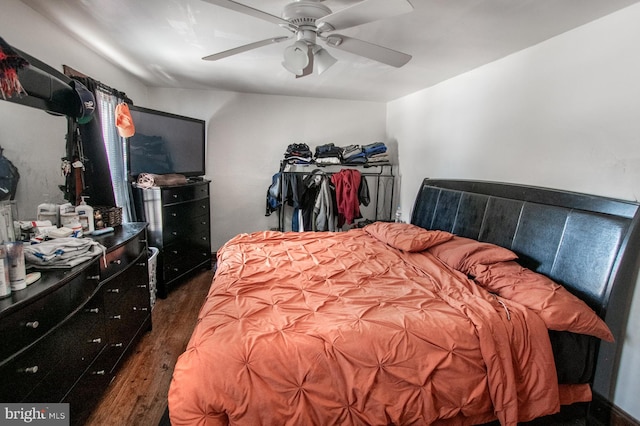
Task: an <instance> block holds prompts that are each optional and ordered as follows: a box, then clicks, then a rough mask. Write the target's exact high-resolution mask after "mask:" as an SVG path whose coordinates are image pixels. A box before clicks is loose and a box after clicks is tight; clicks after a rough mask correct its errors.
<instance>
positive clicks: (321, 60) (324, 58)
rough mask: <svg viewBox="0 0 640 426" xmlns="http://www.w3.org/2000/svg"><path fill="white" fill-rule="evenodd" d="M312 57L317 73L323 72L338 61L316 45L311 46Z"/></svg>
mask: <svg viewBox="0 0 640 426" xmlns="http://www.w3.org/2000/svg"><path fill="white" fill-rule="evenodd" d="M313 59H314V63H315V64H316V69H317V71H318V74H322V73H323V72H325V71H326V70H328V69H329V68H331V66H333V64H335V63H336V62H338V60H337V59H336V58H334V57H333V56H331V54H330V53H329V52H327V51H326V50H325V49H323V48H322V47H320V46H317V45H316V46H315V47H314V48H313Z"/></svg>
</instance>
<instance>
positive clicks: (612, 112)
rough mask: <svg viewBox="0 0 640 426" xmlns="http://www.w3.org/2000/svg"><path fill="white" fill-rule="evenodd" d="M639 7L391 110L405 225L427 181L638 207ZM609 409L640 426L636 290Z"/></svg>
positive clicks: (639, 336)
mask: <svg viewBox="0 0 640 426" xmlns="http://www.w3.org/2000/svg"><path fill="white" fill-rule="evenodd" d="M638 22H640V4H636V5H635V6H632V7H629V8H627V9H624V10H622V11H620V12H618V13H615V14H613V15H610V16H608V17H605V18H603V19H600V20H598V21H596V22H593V23H590V24H588V25H585V26H583V27H581V28H578V29H576V30H574V31H570V32H568V33H565V34H563V35H561V36H558V37H555V38H553V39H551V40H548V41H547V42H544V43H541V44H539V45H537V46H533V47H531V48H529V49H526V50H524V51H521V52H519V53H516V54H514V55H511V56H509V57H507V58H504V59H502V60H499V61H496V62H494V63H491V64H489V65H487V66H484V67H482V68H479V69H476V70H474V71H472V72H469V73H466V74H464V75H461V76H458V77H456V78H453V79H451V80H448V81H446V82H444V83H441V84H439V85H437V86H434V87H432V88H429V89H425V90H423V91H420V92H417V93H414V94H412V95H409V96H407V97H404V98H402V99H398V100H396V101H394V102H391V103H389V106H388V121H387V124H388V138H390V139H393V140H398V141H400V143H399V156H400V172H401V177H402V188H401V203H402V206H403V211H404V212H405V215H406V216H407V217H408V213H409V210H410V208H411V206H412V202H413V199H414V197H415V195H416V193H417V191H418V187H419V185H420V182H421V180H422V179H423V178H424V177H439V178H461V179H465V178H466V179H480V180H497V181H505V182H516V183H524V184H531V185H539V186H547V187H552V188H561V189H567V190H573V191H579V192H586V193H592V194H598V195H606V196H611V197H616V198H623V199H629V200H638V197H639V196H640V187H638V182H640V115H639V114H640V80H639V77H640V55H638V43H639V42H640V25H638ZM638 289H639V290H636V294H635V296H634V301H633V306H632V310H633V311H634V313H633V314H632V318H631V322H630V325H629V327H628V334H627V336H626V339H625V342H624V353H623V358H622V362H621V367H620V372H621V373H620V375H619V381H618V387H617V392H616V394H615V399H614V402H615V403H616V404H617V405H619V406H620V407H621V408H622V409H623V410H625V411H627V412H628V413H630V414H631V415H633V416H634V417H635V418H638V419H640V406H638V405H637V395H639V394H640V382H638V381H637V377H638V375H637V371H638V370H639V369H640V327H639V326H640V317H639V315H638V311H639V310H640V285H639V286H638Z"/></svg>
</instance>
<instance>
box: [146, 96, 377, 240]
mask: <svg viewBox="0 0 640 426" xmlns="http://www.w3.org/2000/svg"><path fill="white" fill-rule="evenodd" d="M145 106H148V107H150V108H159V109H163V110H165V111H169V112H176V113H182V114H185V115H190V116H193V117H196V118H204V119H206V120H207V144H208V146H207V177H208V178H209V179H211V180H212V182H213V183H212V185H211V194H212V202H211V223H212V228H211V233H212V236H211V241H212V247H213V250H217V249H218V248H220V246H222V244H224V243H225V242H226V241H227V240H228V239H229V238H231V237H233V236H235V235H237V234H239V233H242V232H252V231H260V230H265V229H269V228H274V227H276V226H277V225H278V220H277V214H272V215H271V216H269V217H265V197H266V191H267V187H268V186H269V184H270V183H271V176H272V175H273V174H274V173H275V172H277V171H278V168H279V164H280V160H281V159H282V158H283V154H284V152H285V150H286V148H287V146H288V145H289V144H291V143H306V144H307V145H309V147H310V148H311V149H312V150H313V149H314V148H315V147H316V146H317V145H321V144H325V143H330V142H333V143H335V144H336V145H339V146H342V145H348V144H351V143H354V144H367V143H371V142H374V141H381V140H384V136H385V129H386V104H384V103H376V102H355V101H351V102H349V101H341V100H332V99H310V98H298V97H289V96H272V95H254V94H243V93H230V92H220V91H195V90H176V89H156V90H152V89H150V91H149V105H145Z"/></svg>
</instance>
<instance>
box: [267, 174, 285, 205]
mask: <svg viewBox="0 0 640 426" xmlns="http://www.w3.org/2000/svg"><path fill="white" fill-rule="evenodd" d="M281 181H282V173H281V172H278V173H276V174H274V175H273V176H272V177H271V185H269V189H267V205H266V212H265V216H270V215H271V213H273V212H274V211H276V210H278V209H279V208H280V206H281V205H282V200H281V198H280V188H281V186H280V185H281Z"/></svg>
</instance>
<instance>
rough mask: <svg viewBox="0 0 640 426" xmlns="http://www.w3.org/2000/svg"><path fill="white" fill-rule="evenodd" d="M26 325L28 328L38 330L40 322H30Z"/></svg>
mask: <svg viewBox="0 0 640 426" xmlns="http://www.w3.org/2000/svg"><path fill="white" fill-rule="evenodd" d="M25 325H26V326H27V328H38V326H39V325H40V323H39V322H38V321H28V322H27V323H26V324H25Z"/></svg>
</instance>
